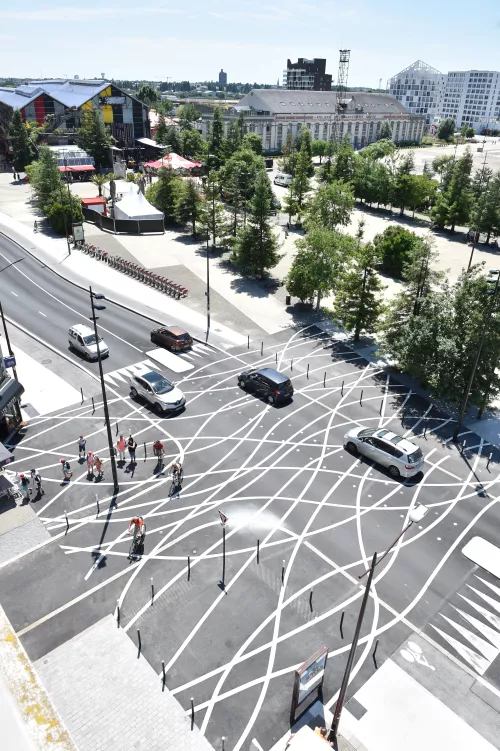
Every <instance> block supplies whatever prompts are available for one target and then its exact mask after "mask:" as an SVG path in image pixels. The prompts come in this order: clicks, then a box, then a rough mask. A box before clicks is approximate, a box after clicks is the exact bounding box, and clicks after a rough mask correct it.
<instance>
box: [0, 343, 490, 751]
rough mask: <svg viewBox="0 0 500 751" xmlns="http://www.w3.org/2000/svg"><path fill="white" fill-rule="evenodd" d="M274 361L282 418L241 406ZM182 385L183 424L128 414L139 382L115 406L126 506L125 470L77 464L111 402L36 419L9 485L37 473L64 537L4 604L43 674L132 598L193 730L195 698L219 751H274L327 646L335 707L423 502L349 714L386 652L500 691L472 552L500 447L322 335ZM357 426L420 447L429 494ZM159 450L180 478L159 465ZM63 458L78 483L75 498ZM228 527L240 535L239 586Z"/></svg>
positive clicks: (207, 365)
mask: <svg viewBox="0 0 500 751" xmlns="http://www.w3.org/2000/svg"><path fill="white" fill-rule="evenodd" d="M292 358H293V369H292ZM276 359H277V361H278V367H279V368H280V370H282V371H283V372H286V373H287V374H290V376H291V377H292V378H293V381H294V386H295V394H294V399H293V401H292V402H290V403H288V404H284V405H282V406H279V407H271V406H270V405H267V404H266V403H264V402H262V401H260V400H259V399H257V398H255V397H254V396H251V395H248V394H246V393H245V392H244V391H242V390H240V389H239V387H238V385H237V380H236V374H237V373H238V372H239V370H241V369H243V368H244V367H245V366H246V365H250V364H253V365H257V364H266V365H270V366H273V364H274V365H276ZM308 364H309V366H310V367H309V372H308V368H307V366H308ZM180 386H181V388H182V390H183V391H184V393H185V394H186V397H187V406H186V410H185V411H184V412H182V413H180V414H178V415H176V416H174V417H172V418H169V419H168V420H166V419H162V420H159V419H158V418H157V417H156V416H155V415H154V414H152V413H151V411H150V410H149V409H148V408H147V407H145V406H144V405H140V404H139V403H137V402H134V401H133V400H131V399H130V397H129V395H128V389H127V388H126V384H125V383H124V384H119V383H118V384H117V386H116V389H114V391H113V393H112V395H111V397H110V412H111V417H112V421H113V422H116V423H117V426H119V429H120V430H123V428H124V427H126V429H127V430H129V429H130V430H131V431H132V432H133V434H134V435H135V437H136V440H137V442H138V443H139V446H140V450H139V452H138V456H137V461H136V462H135V463H130V462H129V461H128V460H127V461H126V462H123V464H120V466H119V484H120V493H119V496H118V506H117V507H113V508H110V501H111V477H110V471H109V464H108V463H106V465H105V473H104V478H103V479H102V481H97V480H96V479H95V478H93V477H88V476H87V474H86V469H85V467H84V465H83V463H82V464H79V463H78V461H77V457H76V456H75V453H74V452H75V448H76V444H75V436H77V435H78V434H79V433H80V432H82V433H84V434H85V435H86V436H87V445H88V447H89V448H92V449H94V450H96V451H98V453H99V454H101V453H102V455H103V456H104V457H106V455H107V454H106V438H105V433H104V428H103V420H102V411H101V407H100V405H99V404H96V411H95V412H93V411H92V408H91V407H90V405H89V404H86V403H85V404H83V405H82V406H81V407H78V408H77V409H71V410H66V411H63V412H61V413H60V414H55V415H53V416H48V417H43V418H34V419H33V420H32V421H31V422H30V426H29V428H28V431H27V433H26V435H25V436H23V437H22V438H21V439H20V442H19V444H18V445H17V446H16V448H15V463H14V465H13V468H14V469H17V470H19V471H22V470H26V469H27V468H28V467H29V466H31V464H32V463H33V462H34V461H35V460H36V466H37V467H38V468H39V470H40V471H41V474H42V476H43V478H44V486H45V490H46V495H45V496H43V498H38V499H34V500H33V502H32V503H33V508H34V509H35V510H36V512H37V514H38V515H39V518H40V519H41V520H43V523H44V524H45V525H46V527H47V529H48V530H49V531H50V533H51V535H52V539H51V540H50V541H49V543H48V544H46V545H44V546H42V547H40V548H39V549H37V550H36V551H34V552H32V553H29V554H27V555H24V556H21V557H18V558H17V559H16V560H14V561H12V562H11V563H9V564H8V565H6V566H3V567H0V600H1V601H2V605H3V607H4V609H5V610H6V612H7V615H8V616H9V618H10V620H11V622H12V623H13V625H14V627H15V628H16V630H17V631H18V632H19V634H20V637H21V639H22V642H23V644H24V646H25V648H26V650H27V652H28V654H29V656H30V657H31V658H32V659H34V660H36V659H39V658H40V657H42V656H43V655H45V654H47V653H48V652H49V651H50V650H52V649H54V648H55V647H56V646H58V645H59V644H61V643H63V642H65V641H67V640H68V639H70V638H71V637H73V636H74V635H75V634H78V633H80V632H81V631H82V630H83V629H85V628H87V627H88V626H90V625H92V623H95V622H96V621H98V620H99V619H101V618H102V617H104V616H105V615H108V614H109V613H114V614H115V616H116V615H117V613H116V602H117V600H119V602H120V626H121V627H122V628H124V629H125V630H126V631H127V633H128V634H129V636H130V638H131V639H132V640H134V641H136V640H137V636H136V632H137V629H140V633H141V644H142V647H141V656H142V657H143V658H145V659H147V660H148V661H149V662H150V664H151V665H152V666H153V668H154V669H155V670H156V671H157V673H158V674H160V672H161V661H162V660H164V661H165V665H166V675H167V685H168V687H169V688H170V690H172V691H173V692H174V695H175V696H176V697H177V698H178V700H179V701H180V702H181V704H182V705H183V706H184V707H185V709H186V711H189V708H190V700H191V697H193V698H194V702H195V706H196V722H197V724H198V725H199V726H200V727H201V728H202V730H203V732H205V733H206V735H207V737H208V739H209V740H210V741H211V742H212V743H213V745H214V747H216V748H217V747H220V737H221V735H225V736H226V739H227V740H226V748H227V749H228V751H233V750H235V751H239V749H242V750H243V751H247V749H249V748H250V740H251V738H252V737H256V738H257V740H259V741H260V742H261V744H262V745H263V746H264V747H266V748H268V747H269V746H270V745H272V741H273V740H278V738H280V737H281V736H282V735H283V734H284V733H285V732H286V730H287V727H288V716H289V709H290V700H291V689H292V683H293V672H294V669H295V668H296V667H297V666H298V665H300V664H301V663H302V662H303V661H304V660H305V659H307V658H308V657H309V656H310V655H312V654H313V653H314V652H315V651H316V649H317V648H318V647H320V646H322V645H323V644H326V645H327V646H328V647H329V650H330V652H329V659H328V666H327V671H326V676H325V686H324V698H325V703H326V705H327V706H329V707H331V706H332V703H333V702H334V699H335V694H336V691H337V690H338V687H339V685H340V681H341V677H342V673H343V670H344V667H345V661H346V656H347V651H348V649H349V646H350V638H351V637H352V634H353V632H354V627H355V623H356V618H357V615H358V610H359V605H360V601H361V597H362V594H363V588H362V587H360V585H359V579H358V576H359V574H361V573H362V572H363V570H364V569H365V568H366V566H367V565H368V563H369V561H370V559H371V556H372V554H373V552H374V551H378V552H379V553H382V552H383V551H384V550H386V549H387V548H388V547H389V546H390V545H391V543H392V541H393V540H395V539H396V537H397V536H398V535H399V533H400V532H401V529H402V528H403V527H404V526H405V524H406V519H407V514H408V511H409V509H410V508H411V506H412V504H414V503H415V502H416V501H419V502H420V503H423V504H425V505H426V506H427V507H428V509H429V510H428V513H427V516H426V517H425V519H424V520H423V521H422V523H421V524H420V525H417V524H415V525H413V527H412V528H411V529H409V530H408V531H407V533H406V534H405V536H404V538H402V539H401V540H400V541H399V543H398V544H397V545H396V546H395V548H394V550H393V552H392V553H391V554H390V555H388V556H387V557H386V558H385V559H384V561H383V562H381V564H380V567H379V568H378V569H377V573H376V576H375V579H374V586H373V590H372V596H371V598H370V600H369V604H368V608H367V611H366V616H365V620H364V623H363V628H362V631H361V640H360V645H359V649H358V652H357V655H356V660H355V663H354V670H353V674H352V682H351V685H350V687H349V696H351V695H352V694H353V693H354V692H355V691H356V690H357V689H358V688H359V687H360V686H361V685H362V684H363V683H364V682H365V681H366V680H367V678H368V677H370V676H371V675H372V674H373V671H374V670H375V669H376V666H375V665H374V663H373V661H372V658H371V654H372V652H373V649H374V645H375V642H376V640H378V641H379V644H378V649H377V661H378V665H380V664H381V663H382V662H383V661H384V660H385V659H386V658H387V657H389V656H391V655H392V654H393V653H394V652H395V651H396V650H400V649H401V645H402V644H403V642H404V641H405V640H407V639H408V638H409V637H410V635H411V634H412V633H413V632H422V633H423V634H424V635H425V636H426V638H428V639H431V640H432V641H433V643H434V644H436V645H437V646H438V648H440V649H442V650H445V651H447V652H448V653H449V654H452V655H453V657H454V658H455V659H458V660H459V662H462V664H464V665H465V666H466V667H467V668H469V669H471V670H472V671H473V672H475V673H476V674H477V675H479V676H484V677H485V678H486V679H487V680H489V681H491V683H493V684H494V685H496V686H497V687H498V688H500V674H499V670H498V660H499V654H500V619H499V618H498V612H500V589H499V588H498V582H495V581H494V580H493V577H491V576H490V575H489V574H487V572H484V571H478V569H477V567H475V566H474V565H473V564H472V563H471V561H469V560H468V559H466V558H465V557H464V556H463V555H462V553H461V550H462V547H463V546H464V545H465V544H466V543H467V542H468V540H469V539H471V537H473V536H474V535H480V536H482V537H484V538H486V539H487V540H489V541H490V542H492V543H493V544H497V542H498V540H497V532H496V530H497V529H498V523H499V521H500V518H499V511H498V502H497V494H498V486H499V478H500V475H499V460H500V452H494V453H493V457H492V461H491V464H490V465H489V466H487V461H486V459H487V456H488V455H489V453H490V451H491V447H489V446H487V445H485V444H484V442H483V441H482V440H481V439H479V438H478V437H477V436H476V435H474V434H473V433H471V432H470V431H467V430H466V429H464V432H463V436H462V439H463V440H465V442H466V447H465V450H458V449H457V447H456V446H454V445H452V444H450V436H451V433H452V430H453V424H452V422H451V421H450V419H449V417H448V416H447V415H445V414H443V413H442V412H440V411H439V410H438V409H436V408H435V407H433V406H432V405H430V404H429V403H428V402H426V401H425V400H424V399H422V398H420V397H418V396H417V395H415V394H413V393H411V392H409V390H408V388H406V387H404V386H402V385H401V384H399V383H398V381H397V380H396V379H395V378H393V377H392V376H388V374H387V373H385V372H384V371H383V370H381V369H380V368H378V367H377V366H374V365H370V364H368V363H367V362H366V361H365V360H363V358H361V357H360V356H359V355H356V353H354V352H352V351H350V350H349V349H348V348H347V347H346V346H345V345H344V344H342V343H333V344H332V342H331V341H330V340H329V339H328V338H327V337H326V336H325V335H321V334H319V332H317V331H316V330H314V329H312V328H310V329H307V330H304V331H295V332H294V331H288V332H283V333H282V334H281V335H279V336H277V337H273V338H272V339H269V340H267V341H266V342H265V343H264V354H263V356H261V354H260V348H258V349H255V350H253V349H250V350H248V349H245V348H240V349H234V350H232V351H231V352H230V353H227V354H220V353H215V352H212V353H210V354H209V355H208V356H207V358H206V359H205V360H204V361H203V362H201V363H200V365H199V367H198V368H196V369H193V370H192V371H190V372H189V373H187V374H186V375H184V376H183V377H182V378H181V379H180ZM359 424H362V425H368V426H374V425H375V426H378V425H380V426H382V425H383V426H388V427H389V428H392V429H394V430H396V432H399V433H402V434H406V435H408V436H412V440H414V441H415V442H416V443H417V444H418V445H420V446H421V448H422V451H423V453H424V457H425V471H424V473H423V475H422V476H421V477H417V478H414V479H412V480H410V481H404V482H397V481H395V480H393V479H392V478H391V477H390V476H388V475H387V474H386V473H385V472H384V471H383V470H381V469H380V468H378V467H375V466H373V465H371V464H370V463H369V462H367V461H365V460H363V459H361V460H360V459H358V458H356V457H354V456H351V455H350V454H349V453H348V452H347V451H345V450H344V448H343V438H344V434H345V433H346V431H347V430H348V429H349V428H351V427H353V426H355V425H359ZM424 429H425V430H424ZM424 432H425V435H424ZM158 437H161V439H162V440H163V443H164V445H165V451H166V456H165V461H164V466H159V465H158V464H157V462H156V459H155V458H154V457H153V456H152V451H151V446H152V442H153V441H154V440H155V439H156V438H158ZM63 454H64V455H65V456H67V457H69V458H70V461H71V463H72V466H73V468H74V474H73V479H72V481H71V483H69V484H68V485H64V484H62V483H61V470H60V466H59V463H58V458H59V456H60V455H63ZM178 456H181V457H182V460H183V463H184V468H185V480H184V484H183V488H182V491H181V493H180V494H175V493H172V489H171V482H170V479H169V476H168V467H169V464H170V463H171V461H172V460H173V459H174V458H176V457H178ZM96 493H98V494H99V501H100V508H99V510H97V509H96V500H95V496H96ZM219 509H221V510H222V511H223V512H224V514H226V516H227V517H228V519H229V521H228V523H227V530H226V565H225V571H224V573H223V561H222V529H221V526H220V521H219V515H218V510H219ZM65 512H67V513H68V519H69V529H68V528H67V525H66V520H65ZM137 513H140V514H141V515H143V516H144V518H145V519H146V523H147V537H146V544H145V549H144V551H142V553H143V554H142V557H141V559H140V560H137V561H135V562H132V561H130V560H129V559H128V552H129V546H130V540H129V538H128V537H127V536H126V529H127V526H128V521H129V519H130V517H131V516H132V515H134V514H137ZM258 540H259V544H260V555H259V559H258V560H257V541H258ZM188 556H190V563H189V568H188V560H187V559H188ZM478 577H479V578H478ZM151 578H154V599H153V602H152V601H151ZM223 578H224V586H221V585H222V581H221V580H222V579H223ZM492 587H493V589H492ZM494 587H497V590H495V589H494ZM311 592H312V595H311ZM464 598H467V599H464ZM488 598H489V599H488ZM457 608H459V609H460V611H461V613H465V615H463V616H462V615H461V613H460V612H459V611H457ZM481 608H482V610H481ZM342 613H344V617H343V619H342V623H343V628H342V630H341V629H340V621H341V617H342ZM464 619H465V620H464ZM467 619H468V620H467ZM471 619H472V620H471ZM474 619H475V620H474ZM488 628H489V629H490V631H487V629H488ZM485 634H489V636H486V638H488V639H490V646H489V647H488V645H487V644H486V642H485V638H484V637H485ZM491 640H493V642H492V641H491ZM495 644H496V645H497V646H495ZM75 680H78V676H75ZM158 690H161V683H160V681H159V683H158ZM477 729H478V731H479V732H485V733H486V734H487V730H486V731H485V730H484V729H483V728H479V727H478V728H477ZM488 739H489V740H490V742H492V743H493V744H494V745H496V746H497V747H499V743H500V742H499V741H498V738H493V739H492V738H488Z"/></svg>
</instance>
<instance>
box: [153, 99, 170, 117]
mask: <svg viewBox="0 0 500 751" xmlns="http://www.w3.org/2000/svg"><path fill="white" fill-rule="evenodd" d="M173 109H174V104H173V102H172V100H171V99H161V100H160V101H159V102H157V103H156V111H157V113H158V114H159V115H170V113H171V112H172V110H173Z"/></svg>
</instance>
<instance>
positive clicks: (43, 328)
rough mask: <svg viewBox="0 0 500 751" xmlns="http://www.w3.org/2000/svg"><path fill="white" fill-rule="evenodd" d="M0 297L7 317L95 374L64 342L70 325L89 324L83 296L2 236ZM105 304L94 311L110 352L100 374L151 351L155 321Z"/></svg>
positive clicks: (87, 302)
mask: <svg viewBox="0 0 500 751" xmlns="http://www.w3.org/2000/svg"><path fill="white" fill-rule="evenodd" d="M19 258H22V259H23V260H22V261H21V262H20V263H17V264H16V265H14V266H11V267H10V268H5V267H6V266H7V265H8V264H9V263H11V262H12V261H15V260H17V259H19ZM3 268H5V270H3V271H2V269H3ZM94 291H96V292H98V291H99V290H98V289H97V288H95V290H94ZM0 300H1V301H2V306H3V310H4V314H5V315H6V316H7V317H8V318H11V319H12V320H14V321H15V322H17V323H19V324H20V325H21V326H23V327H24V328H26V329H27V330H28V331H29V332H31V333H33V334H35V335H36V336H37V337H39V338H40V339H41V340H43V341H45V342H47V343H48V344H50V345H52V346H53V347H55V348H56V349H57V350H59V351H62V352H64V353H65V354H66V355H68V356H69V357H70V358H71V359H72V360H74V361H75V362H80V363H85V366H86V367H87V368H88V369H89V370H90V371H92V372H94V373H96V374H97V373H98V365H97V362H93V363H88V362H87V361H86V360H85V358H84V357H83V355H80V353H78V352H76V351H74V350H72V349H70V347H69V344H68V329H69V327H70V326H71V325H74V324H77V323H83V324H87V325H88V326H90V327H91V328H92V321H91V319H90V314H91V311H90V297H89V294H88V293H87V292H85V291H83V290H82V289H80V288H79V287H76V286H75V285H73V284H70V283H69V282H67V281H65V280H64V279H62V278H61V277H60V276H58V275H57V274H55V273H54V272H53V271H51V270H50V269H49V268H47V267H46V266H44V265H43V264H41V263H40V262H39V261H37V260H35V259H34V258H33V257H32V256H30V255H29V254H28V253H25V252H24V251H23V250H21V248H19V246H18V245H16V244H15V243H14V242H12V241H10V240H9V239H7V238H6V237H4V236H3V235H0ZM105 304H106V310H104V311H102V312H100V313H99V322H98V326H99V333H100V335H101V336H102V338H103V339H104V340H105V342H106V344H107V345H108V347H109V350H110V355H109V357H107V358H105V359H104V360H103V368H104V372H105V373H109V372H111V371H113V370H116V369H118V368H122V367H124V366H127V365H130V364H132V363H135V362H138V361H141V360H144V359H146V358H147V356H146V352H147V351H148V350H151V349H154V345H153V344H152V343H151V341H150V332H151V329H153V328H157V326H158V324H155V323H154V322H153V321H150V320H148V319H147V318H144V317H143V316H141V315H139V314H137V313H134V312H131V311H128V310H126V309H124V308H121V307H119V306H118V305H115V304H113V303H112V302H105ZM172 323H176V322H175V321H172ZM4 354H6V353H5V352H4Z"/></svg>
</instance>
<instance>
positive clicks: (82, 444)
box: [78, 435, 87, 459]
mask: <svg viewBox="0 0 500 751" xmlns="http://www.w3.org/2000/svg"><path fill="white" fill-rule="evenodd" d="M86 448H87V441H86V440H85V438H84V437H83V436H82V435H81V436H80V438H79V439H78V458H79V459H82V458H83V459H85V451H86Z"/></svg>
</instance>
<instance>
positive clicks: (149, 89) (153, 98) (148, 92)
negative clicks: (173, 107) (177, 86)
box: [136, 83, 160, 107]
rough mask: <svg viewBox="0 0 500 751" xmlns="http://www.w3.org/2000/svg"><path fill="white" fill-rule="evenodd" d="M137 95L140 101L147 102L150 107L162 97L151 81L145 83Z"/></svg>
mask: <svg viewBox="0 0 500 751" xmlns="http://www.w3.org/2000/svg"><path fill="white" fill-rule="evenodd" d="M136 96H137V99H139V101H140V102H144V104H146V105H147V106H148V107H151V106H152V105H153V104H156V102H157V101H158V100H159V98H160V97H159V94H158V91H157V90H156V89H155V88H154V87H153V86H151V84H149V83H144V84H143V85H142V86H141V88H140V89H139V91H138V92H137V94H136Z"/></svg>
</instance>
